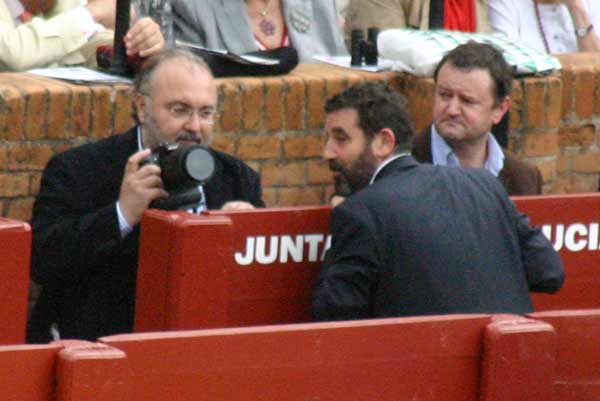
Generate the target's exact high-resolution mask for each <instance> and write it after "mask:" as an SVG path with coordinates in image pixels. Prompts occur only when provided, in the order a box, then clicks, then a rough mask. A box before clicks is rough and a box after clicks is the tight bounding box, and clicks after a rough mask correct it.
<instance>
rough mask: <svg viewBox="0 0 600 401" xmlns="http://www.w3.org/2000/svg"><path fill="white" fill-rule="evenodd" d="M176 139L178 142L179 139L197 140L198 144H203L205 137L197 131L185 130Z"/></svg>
mask: <svg viewBox="0 0 600 401" xmlns="http://www.w3.org/2000/svg"><path fill="white" fill-rule="evenodd" d="M175 141H177V142H179V141H186V142H195V143H197V144H200V145H202V142H203V139H202V136H201V135H199V134H197V133H195V132H190V131H186V132H183V133H181V134H179V135H177V138H176V139H175Z"/></svg>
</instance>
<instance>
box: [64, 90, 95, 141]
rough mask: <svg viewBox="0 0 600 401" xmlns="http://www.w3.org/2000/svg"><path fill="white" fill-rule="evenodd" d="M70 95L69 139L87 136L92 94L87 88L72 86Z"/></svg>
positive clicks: (89, 128)
mask: <svg viewBox="0 0 600 401" xmlns="http://www.w3.org/2000/svg"><path fill="white" fill-rule="evenodd" d="M71 90H72V94H71V132H70V135H69V137H78V136H89V135H90V130H91V120H90V114H91V110H92V92H91V91H90V89H89V88H88V87H87V86H80V85H74V86H73V87H72V88H71Z"/></svg>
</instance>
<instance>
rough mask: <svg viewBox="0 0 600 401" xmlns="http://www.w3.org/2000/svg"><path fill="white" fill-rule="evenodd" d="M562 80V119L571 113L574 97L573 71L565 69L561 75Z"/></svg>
mask: <svg viewBox="0 0 600 401" xmlns="http://www.w3.org/2000/svg"><path fill="white" fill-rule="evenodd" d="M561 78H562V96H561V99H562V112H561V116H562V118H569V117H570V116H571V115H572V113H573V111H574V110H573V104H574V101H573V100H574V97H575V71H574V70H573V68H565V69H563V71H562V74H561Z"/></svg>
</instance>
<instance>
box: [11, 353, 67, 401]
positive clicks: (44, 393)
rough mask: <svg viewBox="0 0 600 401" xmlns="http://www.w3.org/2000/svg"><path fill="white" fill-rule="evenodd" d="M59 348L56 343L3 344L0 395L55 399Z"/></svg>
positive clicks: (36, 400)
mask: <svg viewBox="0 0 600 401" xmlns="http://www.w3.org/2000/svg"><path fill="white" fill-rule="evenodd" d="M60 350H61V346H59V345H56V344H46V345H4V346H0V399H2V400H6V401H25V400H27V401H51V400H53V398H52V397H53V395H54V385H55V380H56V365H55V364H56V358H57V355H58V352H59V351H60Z"/></svg>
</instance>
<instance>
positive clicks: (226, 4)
mask: <svg viewBox="0 0 600 401" xmlns="http://www.w3.org/2000/svg"><path fill="white" fill-rule="evenodd" d="M245 7H246V3H245V2H243V1H241V0H222V1H221V6H220V7H215V18H216V19H217V21H239V24H237V23H236V24H218V29H219V31H220V32H221V38H222V39H223V43H224V44H225V48H227V49H229V50H230V51H232V52H234V53H240V52H241V49H256V48H257V46H256V42H255V41H254V36H253V35H252V28H251V26H250V21H249V20H248V15H247V14H246V9H245ZM249 32H250V35H248V33H249Z"/></svg>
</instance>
